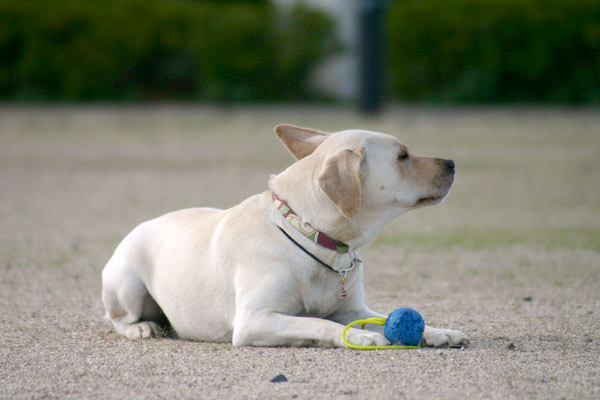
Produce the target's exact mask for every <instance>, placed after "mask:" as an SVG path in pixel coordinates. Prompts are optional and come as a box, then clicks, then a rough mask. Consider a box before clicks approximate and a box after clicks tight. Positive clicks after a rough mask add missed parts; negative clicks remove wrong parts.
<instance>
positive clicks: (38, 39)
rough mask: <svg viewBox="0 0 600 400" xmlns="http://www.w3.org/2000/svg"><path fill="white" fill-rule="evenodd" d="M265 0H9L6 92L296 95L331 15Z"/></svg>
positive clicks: (0, 78) (2, 33)
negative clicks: (282, 9) (281, 10)
mask: <svg viewBox="0 0 600 400" xmlns="http://www.w3.org/2000/svg"><path fill="white" fill-rule="evenodd" d="M276 12H277V11H276V10H275V8H274V7H273V6H272V5H271V4H270V2H267V1H246V2H241V1H227V2H222V1H186V0H126V1H124V0H85V1H83V0H47V1H30V0H3V1H2V2H0V97H1V98H5V99H22V100H56V99H58V100H69V101H70V100H114V99H124V100H145V99H169V98H188V99H201V100H210V101H247V100H275V99H288V100H290V99H291V100H298V99H304V98H307V97H308V96H309V95H310V93H309V92H308V90H307V87H306V85H305V81H306V78H307V76H308V74H309V72H310V70H311V68H312V67H313V66H314V65H315V64H317V63H318V62H319V60H321V58H322V57H323V55H324V54H325V52H326V51H327V50H328V46H331V45H332V43H331V40H330V38H331V32H332V28H333V24H332V22H331V21H330V20H329V19H328V18H326V17H325V16H323V15H322V14H319V13H316V12H314V11H310V10H308V9H306V8H302V7H295V8H293V10H292V11H291V12H289V13H287V14H286V15H283V16H277V15H276Z"/></svg>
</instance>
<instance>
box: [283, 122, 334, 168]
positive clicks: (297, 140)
mask: <svg viewBox="0 0 600 400" xmlns="http://www.w3.org/2000/svg"><path fill="white" fill-rule="evenodd" d="M275 134H276V135H277V136H279V139H281V141H282V142H283V144H284V145H285V147H286V148H287V149H288V151H289V152H290V153H292V155H293V156H294V158H296V160H300V159H302V158H304V157H306V156H308V155H310V154H312V152H313V151H315V150H316V148H317V147H319V145H320V144H321V142H323V140H325V138H326V137H327V133H325V132H321V131H317V130H315V129H310V128H300V127H299V126H294V125H287V124H280V125H277V126H276V127H275Z"/></svg>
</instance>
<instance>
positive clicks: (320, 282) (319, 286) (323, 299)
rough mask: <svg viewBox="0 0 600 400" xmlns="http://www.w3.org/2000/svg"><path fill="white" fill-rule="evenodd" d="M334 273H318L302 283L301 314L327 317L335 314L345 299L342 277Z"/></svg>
mask: <svg viewBox="0 0 600 400" xmlns="http://www.w3.org/2000/svg"><path fill="white" fill-rule="evenodd" d="M330 275H331V276H330ZM332 275H333V274H327V275H326V276H323V275H322V274H318V275H316V276H314V277H311V279H310V280H309V282H306V284H305V285H302V287H301V290H300V303H301V307H302V310H301V312H300V314H301V315H306V316H311V317H327V316H329V315H332V314H334V313H335V312H336V311H337V310H338V308H339V307H340V305H341V303H342V302H344V301H345V298H343V297H342V295H341V290H342V285H341V279H340V277H336V276H332Z"/></svg>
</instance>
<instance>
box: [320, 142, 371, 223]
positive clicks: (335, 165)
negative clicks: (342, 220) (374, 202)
mask: <svg viewBox="0 0 600 400" xmlns="http://www.w3.org/2000/svg"><path fill="white" fill-rule="evenodd" d="M363 158H364V150H362V149H361V150H360V152H359V153H357V152H356V151H354V150H350V149H346V150H342V151H340V152H339V153H337V154H334V155H333V156H330V157H327V158H326V159H325V162H324V163H323V167H322V168H321V171H320V174H319V178H318V182H319V187H320V188H321V189H322V190H323V191H324V192H325V194H326V195H327V196H328V197H329V198H330V199H331V201H333V202H334V203H335V205H336V206H337V208H338V209H339V210H340V211H341V213H342V214H343V215H344V217H346V218H352V217H353V216H355V215H356V213H357V212H358V209H359V208H360V176H359V170H360V164H361V163H362V160H363Z"/></svg>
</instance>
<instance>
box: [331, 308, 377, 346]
mask: <svg viewBox="0 0 600 400" xmlns="http://www.w3.org/2000/svg"><path fill="white" fill-rule="evenodd" d="M367 318H383V319H385V318H386V316H385V315H383V314H379V313H377V312H375V311H372V310H369V309H368V308H367V307H364V308H361V309H358V310H353V311H344V312H338V313H335V314H333V315H331V316H329V319H330V320H332V321H335V322H338V323H340V324H342V325H344V326H345V325H348V324H349V323H350V322H353V321H356V320H359V319H367ZM365 329H366V330H369V331H372V332H378V333H380V334H382V335H383V325H375V324H366V325H365ZM386 344H389V343H388V342H386Z"/></svg>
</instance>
